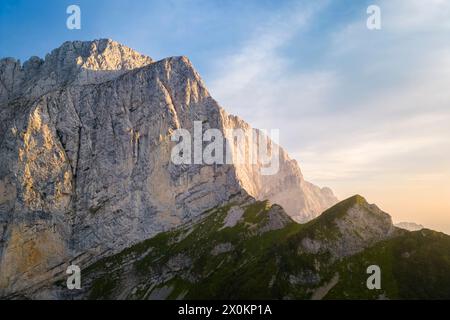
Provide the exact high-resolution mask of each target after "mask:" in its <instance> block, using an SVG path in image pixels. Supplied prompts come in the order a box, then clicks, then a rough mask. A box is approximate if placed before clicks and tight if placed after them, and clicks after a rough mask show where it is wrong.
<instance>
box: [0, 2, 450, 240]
mask: <svg viewBox="0 0 450 320" xmlns="http://www.w3.org/2000/svg"><path fill="white" fill-rule="evenodd" d="M0 3H1V5H0V57H6V56H10V57H15V58H19V59H21V61H25V60H26V59H28V58H29V57H30V56H33V55H37V56H40V57H44V56H45V54H46V53H48V52H49V51H51V50H52V49H53V48H56V47H58V46H59V45H61V43H63V42H64V41H67V40H92V39H98V38H111V39H113V40H116V41H118V42H121V43H123V44H125V45H127V46H129V47H131V48H134V49H136V50H137V51H139V52H141V53H143V54H146V55H149V56H151V57H152V58H153V59H155V60H158V59H162V58H165V57H167V56H179V55H185V56H188V57H189V59H190V60H191V61H192V63H193V64H194V66H195V67H196V69H197V70H198V71H199V73H200V74H201V75H202V78H203V79H204V81H205V82H206V85H207V86H208V88H209V90H210V92H211V94H212V96H213V97H214V98H215V99H216V100H217V101H218V102H219V103H220V104H221V105H222V106H223V107H224V108H225V109H226V110H227V111H228V112H230V113H233V114H236V115H238V116H240V117H241V118H243V119H244V120H246V121H247V122H249V123H250V124H252V125H253V126H254V127H258V128H262V129H276V128H279V129H280V143H281V145H282V146H283V147H284V148H285V149H286V150H287V151H288V152H289V154H290V155H291V157H293V158H295V159H297V160H298V162H299V164H300V166H301V169H302V172H303V174H304V176H305V178H306V179H307V180H309V181H311V182H313V183H316V184H318V185H320V186H328V187H330V188H332V189H333V191H334V192H335V194H336V195H337V196H338V197H339V198H340V199H344V198H346V197H349V196H351V195H354V194H361V195H363V196H364V197H365V198H366V199H367V200H368V201H369V202H371V203H376V204H377V205H378V206H379V207H380V208H381V209H383V210H384V211H386V212H388V213H390V214H391V215H392V217H393V219H394V221H395V222H400V221H411V222H416V223H420V224H422V225H424V226H426V227H429V228H432V229H435V230H439V231H444V232H447V233H449V234H450V184H449V181H450V41H449V39H450V1H447V0H427V1H424V0H371V1H370V0H369V1H365V0H361V1H353V0H335V1H331V0H329V1H327V0H323V1H322V0H310V1H302V0H297V1H294V0H286V1H282V0H276V1H275V0H274V1H269V0H245V1H242V0H241V1H238V0H234V1H233V0H186V1H182V0H178V1H175V0H163V1H143V0H142V1H141V0H132V1H125V0H108V1H106V0H96V1H90V0H83V1H66V0H46V1H31V0H28V1H27V0H0ZM72 4H76V5H79V6H80V8H81V29H80V30H69V29H67V28H66V19H67V17H68V14H67V13H66V8H67V7H68V6H69V5H72ZM372 4H375V5H377V6H379V8H380V9H381V29H380V30H369V29H368V28H367V26H366V20H367V18H368V17H369V15H368V14H367V12H366V10H367V7H368V6H369V5H372Z"/></svg>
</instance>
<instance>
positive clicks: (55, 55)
mask: <svg viewBox="0 0 450 320" xmlns="http://www.w3.org/2000/svg"><path fill="white" fill-rule="evenodd" d="M152 62H153V61H152V59H151V58H150V57H147V56H145V55H142V54H140V53H138V52H136V51H134V50H133V49H130V48H128V47H126V46H124V45H121V44H119V43H118V42H115V41H113V40H110V39H100V40H94V41H67V42H65V43H63V44H62V45H61V46H60V47H59V48H57V49H54V50H53V51H52V52H51V53H49V54H47V55H46V57H45V59H41V58H39V57H31V58H30V59H29V60H27V61H26V62H25V63H24V64H23V65H21V63H20V61H19V60H15V59H12V58H5V59H2V60H0V80H1V81H0V103H1V102H5V101H8V100H10V99H13V98H15V97H17V96H20V95H23V94H26V95H28V96H32V97H38V96H40V95H43V94H45V93H46V92H49V91H51V90H55V89H57V88H60V87H62V86H66V85H68V84H72V85H84V84H93V83H101V82H104V81H108V80H111V79H114V78H115V77H117V76H120V75H122V74H123V73H125V72H126V71H129V70H132V69H136V68H139V67H142V66H145V65H148V64H150V63H152Z"/></svg>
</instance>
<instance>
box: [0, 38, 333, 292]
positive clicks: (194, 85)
mask: <svg viewBox="0 0 450 320" xmlns="http://www.w3.org/2000/svg"><path fill="white" fill-rule="evenodd" d="M196 122H200V123H201V124H202V125H203V129H205V130H206V129H207V128H215V129H218V130H219V132H221V133H222V134H223V135H224V136H225V137H226V138H227V139H228V143H229V144H233V143H232V142H230V141H233V140H231V139H234V138H233V137H229V135H228V132H229V130H230V129H241V130H243V131H244V132H245V133H246V135H250V134H254V135H259V134H261V132H260V131H258V130H256V129H253V128H251V127H250V126H249V125H248V124H247V123H245V122H244V121H243V120H241V119H239V118H238V117H236V116H232V115H229V114H227V113H226V112H225V111H224V110H223V109H222V108H221V107H220V106H219V105H218V103H217V102H216V101H215V100H214V99H213V98H212V97H211V96H210V94H209V92H208V90H207V89H206V86H205V85H204V83H203V81H202V80H201V78H200V76H199V74H198V73H197V72H196V71H195V69H194V68H193V66H192V64H191V62H190V61H189V60H188V59H187V58H186V57H172V58H167V59H163V60H161V61H156V62H155V61H153V60H152V59H151V58H149V57H146V56H144V55H141V54H139V53H137V52H135V51H134V50H132V49H130V48H127V47H126V46H123V45H121V44H119V43H117V42H114V41H111V40H96V41H90V42H80V41H76V42H66V43H64V44H63V45H62V46H61V47H60V48H57V49H55V50H53V51H52V52H51V53H50V54H48V55H47V56H46V57H45V59H44V60H42V59H40V58H37V57H33V58H31V59H30V60H28V61H26V62H25V63H24V64H23V65H22V64H21V63H20V61H17V60H15V59H12V58H6V59H2V60H0V270H1V272H0V296H9V295H11V294H13V295H14V294H16V293H18V292H23V291H24V290H25V291H30V290H31V291H32V290H33V288H43V287H45V286H46V285H47V284H48V283H49V281H51V279H53V278H54V277H55V276H59V275H64V274H65V270H66V268H67V265H68V264H69V263H76V264H79V265H81V266H89V265H92V264H93V263H95V262H96V261H98V260H99V259H102V258H105V257H109V256H111V257H113V256H115V255H116V254H117V253H118V252H121V251H122V250H124V249H127V248H130V247H132V246H133V245H135V244H137V243H141V242H142V241H144V240H146V239H149V238H152V237H154V236H157V235H158V234H161V233H162V234H164V232H169V231H168V230H172V229H173V228H176V227H179V226H180V225H184V224H186V223H195V222H196V221H198V220H199V219H203V218H201V217H203V214H204V213H205V212H208V211H209V210H214V208H218V207H221V206H224V205H227V204H229V203H230V202H238V203H243V201H244V200H245V201H249V199H251V198H255V199H257V200H266V199H268V200H270V201H271V202H273V203H277V204H279V205H281V206H282V207H283V208H285V210H286V214H287V217H291V218H292V219H294V220H296V221H301V222H304V221H308V220H310V219H312V218H314V217H316V216H318V215H319V214H320V213H321V212H322V211H323V210H325V209H327V208H329V207H330V206H332V205H334V204H335V203H336V202H337V199H336V198H335V196H334V195H333V193H332V191H331V190H330V189H328V188H319V187H317V186H315V185H313V184H311V183H309V182H307V181H305V180H304V178H303V175H302V173H301V171H300V168H299V166H298V164H297V162H296V161H295V160H293V159H290V158H289V156H288V155H287V153H286V152H285V151H284V150H283V149H280V151H279V170H278V171H277V173H276V174H273V175H264V174H262V170H263V168H264V165H263V164H262V163H259V162H258V163H255V164H249V163H237V164H224V165H221V164H213V165H207V164H195V165H176V164H174V163H173V162H172V161H171V158H170V157H171V150H172V149H173V147H174V145H175V144H176V143H175V142H173V141H171V135H172V133H173V132H174V131H175V130H177V129H186V130H189V131H192V130H193V128H194V127H195V123H196ZM233 142H234V141H233ZM274 146H276V143H275V142H271V147H272V150H273V147H274ZM233 150H234V149H233ZM233 152H235V153H233V154H232V157H233V158H234V157H237V154H236V151H233ZM291 223H292V222H291Z"/></svg>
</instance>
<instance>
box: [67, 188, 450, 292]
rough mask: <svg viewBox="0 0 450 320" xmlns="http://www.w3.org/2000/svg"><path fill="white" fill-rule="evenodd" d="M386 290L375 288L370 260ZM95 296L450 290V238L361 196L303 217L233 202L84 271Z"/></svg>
mask: <svg viewBox="0 0 450 320" xmlns="http://www.w3.org/2000/svg"><path fill="white" fill-rule="evenodd" d="M372 264H376V265H379V266H380V267H381V270H382V289H381V290H373V291H372V290H368V289H367V287H366V280H367V277H368V276H369V275H368V274H367V273H366V269H367V267H368V266H370V265H372ZM83 287H84V288H85V291H83V292H82V293H81V294H80V295H79V296H77V297H75V298H89V299H108V298H124V299H311V298H314V299H324V298H325V299H336V298H337V299H366V298H369V299H378V298H391V299H396V298H406V299H415V298H425V299H434V298H450V237H449V236H447V235H444V234H441V233H437V232H433V231H429V230H423V231H419V232H407V231H403V230H400V229H397V228H395V227H393V226H392V221H391V220H390V217H389V215H387V214H386V213H384V212H382V211H381V210H379V209H378V208H377V207H376V206H374V205H370V204H368V203H367V202H366V200H365V199H364V198H363V197H361V196H354V197H352V198H349V199H347V200H345V201H342V202H341V203H339V204H337V205H336V206H334V207H332V208H330V209H329V210H327V211H325V212H324V213H323V214H322V215H321V216H320V217H318V218H316V219H315V220H313V221H311V222H309V223H307V224H304V225H300V224H297V223H295V222H294V221H292V220H291V219H290V217H289V216H287V215H286V213H285V212H284V211H283V209H282V208H281V207H279V206H277V205H270V204H269V203H268V202H266V201H262V202H261V201H258V202H255V201H251V202H248V203H244V204H230V205H227V206H224V207H222V208H218V209H215V210H212V211H210V212H208V213H206V214H205V215H204V218H203V219H202V220H200V221H198V222H196V223H194V224H191V225H186V226H183V227H181V228H178V229H176V230H173V231H170V232H165V233H161V234H158V235H157V236H155V237H154V238H152V239H149V240H147V241H144V242H141V243H139V244H136V245H134V246H132V247H130V248H128V249H126V250H124V251H122V252H121V253H119V254H117V255H114V256H111V257H108V258H106V259H103V260H101V261H98V262H97V263H95V264H94V265H91V266H90V267H88V268H87V269H85V270H83Z"/></svg>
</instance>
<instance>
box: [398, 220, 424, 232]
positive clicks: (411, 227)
mask: <svg viewBox="0 0 450 320" xmlns="http://www.w3.org/2000/svg"><path fill="white" fill-rule="evenodd" d="M395 226H396V227H397V228H401V229H405V230H408V231H419V230H422V229H425V227H424V226H423V225H421V224H417V223H414V222H399V223H396V224H395Z"/></svg>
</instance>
